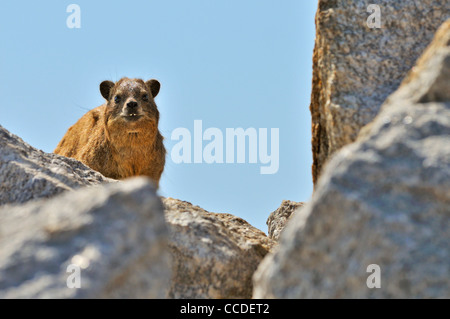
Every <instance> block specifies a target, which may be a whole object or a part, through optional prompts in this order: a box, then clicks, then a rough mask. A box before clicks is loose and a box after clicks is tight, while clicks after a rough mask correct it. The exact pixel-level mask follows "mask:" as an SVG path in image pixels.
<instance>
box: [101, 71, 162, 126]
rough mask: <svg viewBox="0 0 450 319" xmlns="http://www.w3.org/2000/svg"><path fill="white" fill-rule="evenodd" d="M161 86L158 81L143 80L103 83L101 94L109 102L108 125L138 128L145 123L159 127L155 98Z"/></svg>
mask: <svg viewBox="0 0 450 319" xmlns="http://www.w3.org/2000/svg"><path fill="white" fill-rule="evenodd" d="M159 88H160V84H159V82H158V81H157V80H149V81H147V82H144V81H143V80H141V79H129V78H122V79H120V80H119V81H118V82H116V83H114V82H111V81H103V82H102V83H101V84H100V92H101V94H102V96H103V97H104V98H105V99H106V100H107V104H106V111H105V112H106V113H105V114H106V121H107V124H109V125H112V124H120V125H121V126H129V127H130V128H133V127H136V126H137V125H138V124H140V123H141V124H142V123H143V122H152V125H153V126H157V125H158V121H159V112H158V108H157V107H156V103H155V101H154V98H155V97H156V95H158V92H159Z"/></svg>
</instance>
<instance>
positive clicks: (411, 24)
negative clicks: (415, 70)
mask: <svg viewBox="0 0 450 319" xmlns="http://www.w3.org/2000/svg"><path fill="white" fill-rule="evenodd" d="M372 3H376V4H378V5H379V6H380V9H381V11H380V17H381V28H379V29H377V28H373V29H371V28H369V27H368V26H367V20H368V18H369V16H370V15H371V14H372V13H373V11H371V12H368V10H367V9H368V6H369V4H372ZM448 18H450V3H449V1H448V0H421V1H417V0H402V1H398V0H383V1H375V2H374V1H371V0H360V1H355V0H319V8H318V12H317V14H316V29H317V34H316V43H315V49H314V56H313V89H312V96H311V106H310V108H311V114H312V151H313V159H314V163H313V169H312V171H313V180H314V183H316V181H317V179H318V177H319V175H320V172H321V170H322V167H323V165H324V163H325V162H326V161H327V160H328V159H329V158H330V155H331V154H333V153H334V152H335V151H336V150H338V149H340V148H341V147H342V146H344V145H346V144H349V143H351V142H353V141H355V139H356V137H357V135H358V132H359V131H360V129H361V128H362V127H363V126H364V125H366V124H367V123H369V122H370V121H371V120H372V119H373V118H374V117H375V116H376V115H377V114H378V112H379V109H380V106H381V105H382V103H383V102H384V101H385V99H386V98H387V97H388V96H389V95H390V94H391V93H392V92H394V91H395V90H396V89H397V88H398V86H399V84H400V82H401V81H402V79H403V78H404V77H405V75H406V74H407V72H408V71H409V70H410V69H411V67H412V66H413V65H414V63H415V61H416V59H417V58H418V57H419V56H420V55H421V53H422V52H423V50H424V49H425V47H426V46H427V45H428V44H429V43H430V42H431V39H432V38H433V35H434V33H435V31H436V30H437V28H438V27H439V26H440V25H441V24H442V23H443V22H444V21H445V20H446V19H448Z"/></svg>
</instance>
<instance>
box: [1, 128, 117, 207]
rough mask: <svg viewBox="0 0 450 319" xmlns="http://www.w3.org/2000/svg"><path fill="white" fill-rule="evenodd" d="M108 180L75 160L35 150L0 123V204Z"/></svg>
mask: <svg viewBox="0 0 450 319" xmlns="http://www.w3.org/2000/svg"><path fill="white" fill-rule="evenodd" d="M112 181H114V180H112V179H109V178H106V177H104V176H103V175H101V174H100V173H98V172H96V171H93V170H91V169H90V168H89V167H87V166H85V165H84V164H82V163H81V162H79V161H76V160H74V159H71V158H67V157H63V156H59V155H55V154H49V153H44V152H43V151H41V150H37V149H35V148H33V147H31V146H30V145H28V144H27V143H25V142H24V141H23V140H22V139H20V138H19V137H17V136H15V135H13V134H11V133H10V132H8V131H7V130H6V129H4V128H3V127H2V126H0V205H3V204H7V203H24V202H27V201H29V200H32V199H37V198H42V197H45V198H48V197H51V196H53V195H56V194H59V193H61V192H63V191H65V190H73V189H76V188H78V187H80V186H87V185H97V184H99V183H105V182H112Z"/></svg>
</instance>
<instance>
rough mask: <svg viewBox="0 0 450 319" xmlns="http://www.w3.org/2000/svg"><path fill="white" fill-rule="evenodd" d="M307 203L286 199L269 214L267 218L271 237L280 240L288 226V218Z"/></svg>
mask: <svg viewBox="0 0 450 319" xmlns="http://www.w3.org/2000/svg"><path fill="white" fill-rule="evenodd" d="M304 205H305V203H302V202H300V203H298V202H292V201H290V200H284V201H283V202H282V203H281V206H280V207H278V209H277V210H276V211H274V212H272V213H271V214H270V215H269V218H268V219H267V222H266V224H267V226H268V234H269V238H271V239H273V240H275V241H278V239H279V238H280V235H281V231H282V230H283V229H284V227H285V226H286V223H287V222H288V220H289V219H290V218H291V217H292V215H293V213H294V212H295V210H296V209H297V208H301V207H303V206H304Z"/></svg>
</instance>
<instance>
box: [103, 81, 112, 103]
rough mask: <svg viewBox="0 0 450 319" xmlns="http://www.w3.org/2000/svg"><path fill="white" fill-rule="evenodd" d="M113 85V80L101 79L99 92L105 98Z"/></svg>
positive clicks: (107, 97)
mask: <svg viewBox="0 0 450 319" xmlns="http://www.w3.org/2000/svg"><path fill="white" fill-rule="evenodd" d="M113 86H114V82H111V81H103V82H102V83H100V93H101V94H102V96H103V97H104V98H105V99H106V100H108V99H109V92H111V89H112V88H113Z"/></svg>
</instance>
